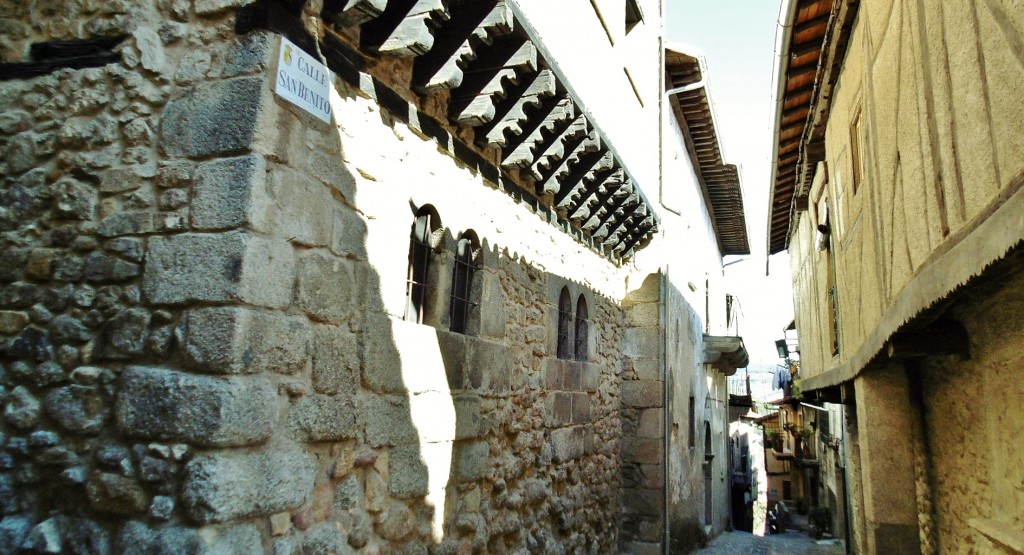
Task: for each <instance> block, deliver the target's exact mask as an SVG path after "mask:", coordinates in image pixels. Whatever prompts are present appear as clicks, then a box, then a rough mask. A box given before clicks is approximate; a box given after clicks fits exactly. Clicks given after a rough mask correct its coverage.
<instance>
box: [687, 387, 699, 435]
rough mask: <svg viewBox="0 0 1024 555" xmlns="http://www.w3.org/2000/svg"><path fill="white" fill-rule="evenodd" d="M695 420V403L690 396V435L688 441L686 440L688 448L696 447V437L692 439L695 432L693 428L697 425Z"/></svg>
mask: <svg viewBox="0 0 1024 555" xmlns="http://www.w3.org/2000/svg"><path fill="white" fill-rule="evenodd" d="M696 419H697V405H696V402H695V401H694V399H693V395H690V434H689V440H688V445H689V446H690V447H696V445H697V439H696V437H694V436H695V435H696V434H695V432H694V427H695V426H696V425H697V423H696V422H695V420H696Z"/></svg>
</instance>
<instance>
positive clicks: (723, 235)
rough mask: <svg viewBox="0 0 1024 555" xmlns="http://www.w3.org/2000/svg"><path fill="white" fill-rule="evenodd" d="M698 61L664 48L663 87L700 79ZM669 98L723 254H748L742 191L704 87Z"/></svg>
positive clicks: (682, 84)
mask: <svg viewBox="0 0 1024 555" xmlns="http://www.w3.org/2000/svg"><path fill="white" fill-rule="evenodd" d="M702 78H703V75H702V73H701V68H700V62H699V61H698V59H697V58H696V57H694V56H691V55H689V54H686V53H683V52H677V51H674V50H671V49H666V50H665V87H666V89H669V90H670V89H673V88H678V87H683V86H686V85H690V84H693V83H697V82H699V81H700V80H701V79H702ZM669 102H670V104H671V106H672V112H673V114H674V115H675V117H676V121H677V122H678V123H679V126H680V127H681V128H682V129H683V130H684V133H685V134H686V135H687V136H688V139H687V142H688V143H689V144H688V145H687V148H688V149H689V150H690V154H691V159H693V160H694V162H695V163H694V169H695V170H696V171H697V174H698V177H699V181H700V184H701V187H702V188H703V193H704V198H705V199H707V202H708V211H709V212H710V213H711V219H712V225H713V226H714V228H715V235H716V238H717V240H718V248H719V250H720V252H721V253H722V255H742V254H750V245H749V242H748V239H747V222H746V218H745V216H744V214H743V192H742V190H741V188H740V178H739V172H738V171H737V168H736V166H735V165H733V164H726V163H725V162H724V161H723V160H722V151H721V148H720V147H719V143H718V134H717V132H716V130H715V126H714V117H713V116H712V113H711V103H710V99H709V97H708V93H707V88H706V87H700V88H696V89H694V90H691V91H686V92H681V93H676V94H673V95H671V97H670V99H669Z"/></svg>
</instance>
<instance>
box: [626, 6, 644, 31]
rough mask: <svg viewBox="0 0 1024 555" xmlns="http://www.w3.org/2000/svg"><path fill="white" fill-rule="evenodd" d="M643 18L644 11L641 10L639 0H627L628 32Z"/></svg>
mask: <svg viewBox="0 0 1024 555" xmlns="http://www.w3.org/2000/svg"><path fill="white" fill-rule="evenodd" d="M643 20H644V12H643V11H641V10H640V4H639V3H638V2H637V0H626V32H627V33H629V32H630V31H632V30H633V27H636V25H637V23H640V22H641V21H643Z"/></svg>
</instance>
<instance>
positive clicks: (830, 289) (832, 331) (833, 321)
mask: <svg viewBox="0 0 1024 555" xmlns="http://www.w3.org/2000/svg"><path fill="white" fill-rule="evenodd" d="M818 230H819V231H821V232H822V243H823V246H824V247H825V254H826V256H827V260H826V264H827V265H828V271H827V278H826V279H827V280H828V283H827V284H826V288H827V292H826V294H827V295H828V299H827V304H828V307H827V310H828V324H829V326H828V332H829V342H830V345H831V348H832V356H835V355H838V354H839V303H838V301H837V297H838V294H837V291H838V287H837V286H836V257H835V253H834V252H833V251H832V232H831V231H832V227H831V223H830V222H829V218H828V211H827V210H826V212H825V223H824V224H822V225H820V226H818Z"/></svg>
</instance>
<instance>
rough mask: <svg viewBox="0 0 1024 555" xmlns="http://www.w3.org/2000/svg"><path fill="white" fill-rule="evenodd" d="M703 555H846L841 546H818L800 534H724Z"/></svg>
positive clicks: (700, 552) (703, 551) (703, 550)
mask: <svg viewBox="0 0 1024 555" xmlns="http://www.w3.org/2000/svg"><path fill="white" fill-rule="evenodd" d="M696 553H698V554H700V555H739V554H744V555H746V554H756V555H843V553H845V550H844V549H843V546H842V544H840V543H838V542H837V543H834V544H831V545H818V544H817V543H815V540H814V539H812V538H811V537H809V536H807V535H805V534H802V533H800V532H792V531H789V532H783V533H782V534H774V535H771V536H764V537H761V536H755V535H753V534H750V533H748V532H723V533H722V534H720V535H719V536H718V537H716V538H714V539H713V540H711V543H710V544H709V545H708V547H706V548H705V549H702V550H700V551H697V552H696Z"/></svg>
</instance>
